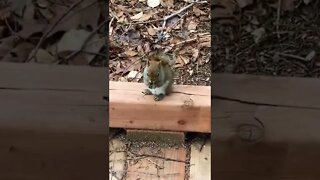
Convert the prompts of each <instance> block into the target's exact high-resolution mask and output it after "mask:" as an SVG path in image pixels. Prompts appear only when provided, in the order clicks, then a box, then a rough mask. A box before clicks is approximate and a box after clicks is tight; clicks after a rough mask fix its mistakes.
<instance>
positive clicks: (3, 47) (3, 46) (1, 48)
mask: <svg viewBox="0 0 320 180" xmlns="http://www.w3.org/2000/svg"><path fill="white" fill-rule="evenodd" d="M15 44H16V39H15V38H14V37H13V36H9V37H7V38H4V39H1V40H0V60H1V59H2V58H3V57H4V56H5V55H7V54H8V53H9V52H10V51H11V50H12V49H13V48H14V46H15Z"/></svg>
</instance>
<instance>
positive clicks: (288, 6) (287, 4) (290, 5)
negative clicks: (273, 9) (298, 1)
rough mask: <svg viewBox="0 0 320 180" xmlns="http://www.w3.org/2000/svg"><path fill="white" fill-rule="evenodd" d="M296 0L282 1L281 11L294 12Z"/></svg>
mask: <svg viewBox="0 0 320 180" xmlns="http://www.w3.org/2000/svg"><path fill="white" fill-rule="evenodd" d="M294 2H295V0H282V4H281V9H282V10H284V11H293V10H294V8H295V6H294Z"/></svg>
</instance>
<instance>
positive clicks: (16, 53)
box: [3, 42, 34, 62]
mask: <svg viewBox="0 0 320 180" xmlns="http://www.w3.org/2000/svg"><path fill="white" fill-rule="evenodd" d="M33 48H34V45H33V44H31V43H28V42H22V43H19V44H18V45H17V46H16V47H15V48H14V49H12V50H11V51H10V52H9V53H7V54H6V56H4V57H3V61H7V62H25V61H26V60H27V58H28V57H29V54H30V52H31V51H32V49H33Z"/></svg>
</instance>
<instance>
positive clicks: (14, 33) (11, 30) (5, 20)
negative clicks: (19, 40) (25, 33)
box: [4, 18, 20, 37]
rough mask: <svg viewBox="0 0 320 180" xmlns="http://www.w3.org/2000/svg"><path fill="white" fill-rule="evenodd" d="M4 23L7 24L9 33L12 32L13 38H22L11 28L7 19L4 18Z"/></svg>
mask: <svg viewBox="0 0 320 180" xmlns="http://www.w3.org/2000/svg"><path fill="white" fill-rule="evenodd" d="M4 22H5V23H6V26H7V27H8V29H9V31H10V32H11V34H12V35H13V36H17V37H20V36H19V35H18V34H17V33H16V32H15V31H14V30H13V29H12V28H11V26H10V24H9V22H8V19H7V18H4Z"/></svg>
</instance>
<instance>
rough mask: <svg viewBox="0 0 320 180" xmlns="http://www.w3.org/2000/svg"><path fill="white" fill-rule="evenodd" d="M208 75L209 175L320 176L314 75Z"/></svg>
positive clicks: (274, 179)
mask: <svg viewBox="0 0 320 180" xmlns="http://www.w3.org/2000/svg"><path fill="white" fill-rule="evenodd" d="M214 77H215V78H214V88H215V89H214V94H213V95H214V99H213V130H214V131H213V147H214V148H213V154H214V157H213V165H212V166H213V167H212V170H213V179H216V180H232V179H239V180H242V179H243V180H257V179H261V180H267V179H268V180H280V179H281V180H282V179H287V180H289V179H290V180H302V179H308V180H309V179H310V180H316V179H320V173H319V171H318V170H317V167H318V165H319V162H320V133H319V130H318V128H317V127H319V125H320V121H319V117H320V109H319V107H320V101H319V98H315V97H316V94H319V93H317V92H318V91H319V79H312V78H310V79H308V78H278V77H261V76H251V75H229V74H217V75H214Z"/></svg>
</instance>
